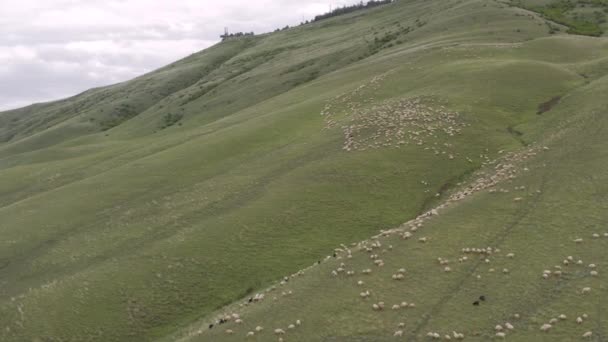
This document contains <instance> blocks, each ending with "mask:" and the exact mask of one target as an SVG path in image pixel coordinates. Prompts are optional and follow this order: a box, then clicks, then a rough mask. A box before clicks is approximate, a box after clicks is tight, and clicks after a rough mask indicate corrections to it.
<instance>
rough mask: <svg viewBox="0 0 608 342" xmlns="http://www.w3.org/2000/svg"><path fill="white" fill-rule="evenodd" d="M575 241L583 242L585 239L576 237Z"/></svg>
mask: <svg viewBox="0 0 608 342" xmlns="http://www.w3.org/2000/svg"><path fill="white" fill-rule="evenodd" d="M574 242H576V243H582V242H583V239H581V238H578V239H574Z"/></svg>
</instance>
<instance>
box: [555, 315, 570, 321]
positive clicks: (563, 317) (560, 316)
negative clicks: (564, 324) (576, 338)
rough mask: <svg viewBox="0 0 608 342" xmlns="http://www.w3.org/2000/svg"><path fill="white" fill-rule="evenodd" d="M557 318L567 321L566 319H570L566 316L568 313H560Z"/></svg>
mask: <svg viewBox="0 0 608 342" xmlns="http://www.w3.org/2000/svg"><path fill="white" fill-rule="evenodd" d="M557 318H559V319H561V320H562V321H565V320H566V319H568V316H566V315H564V314H561V315H559V317H557Z"/></svg>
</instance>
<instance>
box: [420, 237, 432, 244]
mask: <svg viewBox="0 0 608 342" xmlns="http://www.w3.org/2000/svg"><path fill="white" fill-rule="evenodd" d="M428 240H429V239H428V238H426V237H421V238H420V239H418V242H420V243H426V242H427V241H428Z"/></svg>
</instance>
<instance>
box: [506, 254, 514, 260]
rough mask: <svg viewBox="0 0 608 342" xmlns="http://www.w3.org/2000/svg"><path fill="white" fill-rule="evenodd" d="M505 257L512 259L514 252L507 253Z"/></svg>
mask: <svg viewBox="0 0 608 342" xmlns="http://www.w3.org/2000/svg"><path fill="white" fill-rule="evenodd" d="M507 258H509V259H513V258H515V254H514V253H509V254H507Z"/></svg>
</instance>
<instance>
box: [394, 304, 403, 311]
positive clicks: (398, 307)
mask: <svg viewBox="0 0 608 342" xmlns="http://www.w3.org/2000/svg"><path fill="white" fill-rule="evenodd" d="M400 308H401V306H399V304H394V305H393V306H392V309H393V310H399V309H400Z"/></svg>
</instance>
